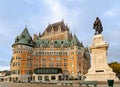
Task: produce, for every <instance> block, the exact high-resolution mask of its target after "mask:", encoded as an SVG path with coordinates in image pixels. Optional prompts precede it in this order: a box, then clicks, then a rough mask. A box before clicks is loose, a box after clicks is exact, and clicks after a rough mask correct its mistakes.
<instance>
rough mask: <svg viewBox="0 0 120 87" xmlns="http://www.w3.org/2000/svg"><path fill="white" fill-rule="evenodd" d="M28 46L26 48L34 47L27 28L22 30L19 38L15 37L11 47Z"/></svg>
mask: <svg viewBox="0 0 120 87" xmlns="http://www.w3.org/2000/svg"><path fill="white" fill-rule="evenodd" d="M18 44H21V45H28V46H34V44H33V41H32V37H31V36H30V34H29V32H28V30H27V28H25V29H24V30H23V32H22V33H21V34H20V36H17V37H16V39H15V43H14V44H13V45H18Z"/></svg>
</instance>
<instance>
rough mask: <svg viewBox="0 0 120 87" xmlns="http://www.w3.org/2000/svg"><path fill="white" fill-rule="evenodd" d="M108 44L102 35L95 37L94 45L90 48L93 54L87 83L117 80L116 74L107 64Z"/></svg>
mask: <svg viewBox="0 0 120 87" xmlns="http://www.w3.org/2000/svg"><path fill="white" fill-rule="evenodd" d="M108 46H109V45H108V44H107V43H106V42H105V41H104V39H103V36H102V34H98V35H95V36H94V38H93V42H92V45H91V46H90V53H91V62H92V63H91V68H90V69H89V70H88V73H87V74H86V79H85V80H86V81H88V80H89V81H94V80H97V81H107V80H117V79H116V75H115V73H114V72H113V71H112V69H111V68H110V67H109V66H108V64H107V49H108Z"/></svg>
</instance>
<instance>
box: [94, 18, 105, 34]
mask: <svg viewBox="0 0 120 87" xmlns="http://www.w3.org/2000/svg"><path fill="white" fill-rule="evenodd" d="M93 29H95V35H97V34H101V33H102V31H103V27H102V23H101V21H100V19H99V18H98V17H97V18H96V20H95V22H94V25H93Z"/></svg>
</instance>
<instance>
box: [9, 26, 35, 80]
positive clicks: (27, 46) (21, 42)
mask: <svg viewBox="0 0 120 87" xmlns="http://www.w3.org/2000/svg"><path fill="white" fill-rule="evenodd" d="M33 46H34V44H33V41H32V38H31V36H30V34H29V32H28V30H27V28H25V29H24V30H23V32H22V33H21V34H20V36H17V37H16V39H15V42H14V44H13V45H12V49H13V56H12V59H11V62H10V69H11V72H12V75H11V77H12V81H24V82H25V81H28V80H30V79H31V74H32V49H33Z"/></svg>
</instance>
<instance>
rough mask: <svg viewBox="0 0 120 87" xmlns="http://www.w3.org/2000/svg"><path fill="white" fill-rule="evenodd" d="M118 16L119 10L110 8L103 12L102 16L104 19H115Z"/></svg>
mask: <svg viewBox="0 0 120 87" xmlns="http://www.w3.org/2000/svg"><path fill="white" fill-rule="evenodd" d="M119 14H120V13H119V9H117V8H112V9H110V10H107V11H106V12H104V13H103V16H105V17H117V16H118V15H119Z"/></svg>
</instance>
